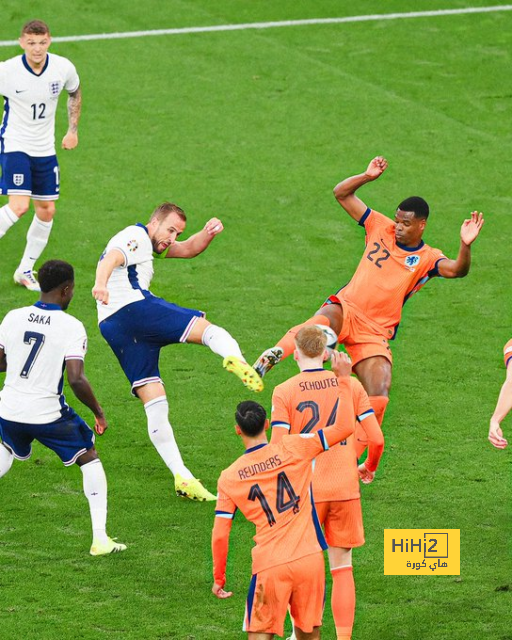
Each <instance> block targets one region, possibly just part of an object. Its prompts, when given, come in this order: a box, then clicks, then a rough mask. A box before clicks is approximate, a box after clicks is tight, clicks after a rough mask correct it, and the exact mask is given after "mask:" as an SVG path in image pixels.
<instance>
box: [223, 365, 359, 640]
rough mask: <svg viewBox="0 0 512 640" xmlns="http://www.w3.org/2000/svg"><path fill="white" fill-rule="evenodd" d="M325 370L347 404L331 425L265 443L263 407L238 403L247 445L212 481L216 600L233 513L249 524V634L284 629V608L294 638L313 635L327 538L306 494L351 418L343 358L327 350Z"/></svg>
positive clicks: (268, 635) (261, 639)
mask: <svg viewBox="0 0 512 640" xmlns="http://www.w3.org/2000/svg"><path fill="white" fill-rule="evenodd" d="M332 368H333V371H334V372H335V374H336V380H337V390H338V397H339V401H340V404H341V405H342V406H343V407H347V410H345V411H340V412H338V415H337V417H336V419H335V421H334V424H333V426H331V427H327V428H326V429H321V430H320V431H318V432H316V433H305V434H299V435H295V436H288V437H286V438H284V439H283V441H282V442H281V443H279V444H268V442H267V437H266V434H265V429H266V428H267V427H268V421H267V419H266V412H265V409H264V408H263V407H262V406H261V405H259V404H257V403H256V402H251V401H247V402H242V403H240V404H239V405H238V407H237V412H236V421H237V426H236V432H237V434H238V435H240V436H241V437H242V440H243V443H244V446H245V449H246V451H245V454H244V455H243V456H241V457H240V458H239V459H238V460H236V461H235V462H234V463H233V464H232V465H231V466H230V467H229V468H228V469H226V470H224V471H223V472H222V474H221V476H220V478H219V482H218V494H219V495H218V500H217V506H216V511H215V516H216V517H215V524H214V527H213V533H212V554H213V576H214V584H213V587H212V591H213V593H214V594H215V595H216V596H217V597H218V598H228V597H229V596H231V595H232V594H231V592H229V591H225V590H224V584H225V582H226V561H227V555H228V546H229V534H230V531H231V524H232V521H233V516H234V514H235V511H236V510H237V509H240V511H241V512H242V513H243V514H244V516H245V517H246V518H247V519H248V520H250V521H251V522H253V523H254V524H255V525H256V535H255V536H254V540H255V543H256V545H255V546H254V547H253V549H252V571H253V576H252V580H251V585H250V588H249V594H248V598H247V607H246V615H245V624H244V631H247V632H248V637H249V640H272V638H273V637H274V634H277V635H283V629H284V620H285V617H286V612H287V609H288V607H290V612H291V614H292V616H293V618H294V620H295V624H296V629H295V631H296V634H297V638H298V640H316V639H317V638H320V626H321V624H322V614H323V604H324V595H325V569H324V558H323V553H322V549H325V548H326V544H325V540H324V538H323V534H322V530H321V528H320V525H319V523H318V519H317V516H316V511H315V507H314V503H313V501H312V499H311V480H312V474H313V465H312V460H313V458H315V457H316V456H317V455H318V454H320V453H322V452H323V451H326V450H327V449H329V447H330V446H333V445H335V444H337V443H338V442H340V441H342V440H344V439H345V438H347V437H348V436H349V435H351V434H352V433H353V431H354V422H355V416H354V411H353V408H352V407H353V401H352V385H351V383H350V371H351V362H350V359H349V358H348V357H347V356H346V355H345V354H343V353H334V354H333V356H332Z"/></svg>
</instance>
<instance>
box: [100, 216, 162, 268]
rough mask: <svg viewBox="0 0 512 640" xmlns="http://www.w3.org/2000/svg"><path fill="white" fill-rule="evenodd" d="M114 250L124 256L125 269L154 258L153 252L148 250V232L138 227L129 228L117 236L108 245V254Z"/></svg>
mask: <svg viewBox="0 0 512 640" xmlns="http://www.w3.org/2000/svg"><path fill="white" fill-rule="evenodd" d="M113 249H117V250H118V251H120V252H121V253H122V254H123V256H124V264H123V265H122V266H123V267H124V268H126V267H130V266H132V265H135V264H140V263H141V262H146V261H147V260H149V259H150V258H151V256H152V252H151V250H150V249H148V238H147V234H146V231H145V230H144V229H143V228H141V227H137V226H132V227H127V228H126V229H123V230H122V231H120V232H119V233H118V234H116V235H115V236H114V237H113V238H112V240H111V241H110V242H109V243H108V247H107V251H106V253H108V252H109V251H112V250H113Z"/></svg>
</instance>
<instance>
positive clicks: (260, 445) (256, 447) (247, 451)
mask: <svg viewBox="0 0 512 640" xmlns="http://www.w3.org/2000/svg"><path fill="white" fill-rule="evenodd" d="M267 444H268V442H262V443H261V444H257V445H256V446H255V447H251V448H250V449H246V450H245V453H252V452H253V451H257V450H258V449H261V447H266V446H267Z"/></svg>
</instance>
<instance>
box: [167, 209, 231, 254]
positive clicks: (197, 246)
mask: <svg viewBox="0 0 512 640" xmlns="http://www.w3.org/2000/svg"><path fill="white" fill-rule="evenodd" d="M223 229H224V227H223V225H222V222H221V221H220V220H219V219H218V218H212V219H211V220H208V222H207V223H206V224H205V225H204V228H203V229H201V231H198V232H197V233H194V235H193V236H190V238H187V239H186V240H184V241H183V242H175V243H174V244H173V245H172V246H171V247H169V250H168V251H167V255H166V256H165V257H166V258H195V257H196V256H198V255H199V254H200V253H202V252H203V251H204V250H205V249H206V248H207V247H208V246H209V244H210V242H211V241H212V240H213V239H214V238H215V236H217V235H219V233H221V232H222V230H223Z"/></svg>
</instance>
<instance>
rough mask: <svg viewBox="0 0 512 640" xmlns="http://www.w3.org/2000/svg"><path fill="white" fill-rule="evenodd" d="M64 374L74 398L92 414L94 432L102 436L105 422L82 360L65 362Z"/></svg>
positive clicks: (105, 428) (105, 425)
mask: <svg viewBox="0 0 512 640" xmlns="http://www.w3.org/2000/svg"><path fill="white" fill-rule="evenodd" d="M66 372H67V376H68V382H69V385H70V387H71V388H72V389H73V393H74V394H75V396H76V397H77V398H78V399H79V400H80V402H82V403H83V404H85V406H86V407H88V408H89V409H90V410H91V411H92V412H93V413H94V417H95V423H94V430H95V431H96V433H97V434H98V435H99V436H101V435H103V434H104V433H105V431H106V430H107V428H108V425H107V421H106V420H105V414H104V413H103V409H102V408H101V406H100V403H99V402H98V400H97V399H96V396H95V395H94V391H93V390H92V387H91V384H90V382H89V380H87V378H86V377H85V372H84V362H83V360H78V359H77V360H66Z"/></svg>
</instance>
